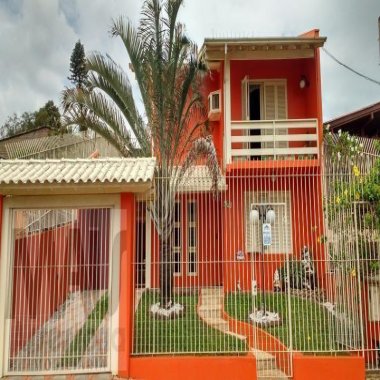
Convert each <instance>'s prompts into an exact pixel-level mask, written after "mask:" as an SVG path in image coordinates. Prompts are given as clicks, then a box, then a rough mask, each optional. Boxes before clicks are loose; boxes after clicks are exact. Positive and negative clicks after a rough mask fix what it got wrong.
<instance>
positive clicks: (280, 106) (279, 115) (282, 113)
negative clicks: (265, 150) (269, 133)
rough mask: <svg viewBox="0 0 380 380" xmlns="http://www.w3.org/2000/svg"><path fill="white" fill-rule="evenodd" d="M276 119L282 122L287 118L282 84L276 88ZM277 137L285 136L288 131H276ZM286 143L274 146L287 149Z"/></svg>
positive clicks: (282, 142)
mask: <svg viewBox="0 0 380 380" xmlns="http://www.w3.org/2000/svg"><path fill="white" fill-rule="evenodd" d="M276 106H277V109H276V119H277V120H284V119H287V118H288V115H287V109H286V87H285V85H284V84H278V85H277V86H276ZM276 134H277V135H287V134H288V130H287V129H284V128H281V129H277V130H276ZM287 147H288V142H287V141H279V142H277V144H276V148H287Z"/></svg>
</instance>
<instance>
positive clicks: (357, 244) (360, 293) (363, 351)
mask: <svg viewBox="0 0 380 380" xmlns="http://www.w3.org/2000/svg"><path fill="white" fill-rule="evenodd" d="M356 206H357V204H356V203H355V202H354V227H355V237H356V239H355V250H356V266H357V273H358V277H357V279H358V288H359V314H360V315H359V321H360V339H361V347H362V355H363V358H364V356H365V346H364V330H363V299H362V283H361V281H362V279H361V270H360V258H359V238H358V237H359V233H358V220H357V212H356Z"/></svg>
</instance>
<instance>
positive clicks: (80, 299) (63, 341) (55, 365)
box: [10, 290, 108, 372]
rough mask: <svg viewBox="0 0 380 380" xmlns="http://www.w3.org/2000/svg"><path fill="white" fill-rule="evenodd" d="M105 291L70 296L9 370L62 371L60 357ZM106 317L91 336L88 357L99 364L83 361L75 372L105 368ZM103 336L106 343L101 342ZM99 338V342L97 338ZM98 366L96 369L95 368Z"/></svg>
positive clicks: (30, 341) (76, 293)
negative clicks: (93, 357)
mask: <svg viewBox="0 0 380 380" xmlns="http://www.w3.org/2000/svg"><path fill="white" fill-rule="evenodd" d="M103 294H104V290H91V291H75V292H72V293H70V294H69V296H68V298H67V299H66V301H65V302H64V303H63V304H62V305H61V307H60V308H59V309H58V310H57V311H56V312H55V313H54V314H53V315H52V316H51V318H50V319H49V320H48V321H47V322H46V323H44V325H43V326H42V327H41V328H40V329H39V330H38V331H37V332H36V333H35V334H34V335H33V337H32V338H31V339H30V340H29V342H28V343H27V344H26V345H25V346H24V347H23V348H22V349H21V350H20V351H19V352H18V353H17V356H15V357H14V358H11V360H10V370H14V371H26V370H27V371H29V372H32V371H46V370H55V369H59V368H62V357H63V356H64V355H65V353H66V350H67V348H68V347H69V344H70V342H71V341H72V340H73V339H74V337H75V336H76V334H77V332H78V331H79V329H80V328H81V327H82V326H83V324H84V322H85V321H86V319H87V317H88V315H89V314H90V313H91V311H92V310H93V309H94V307H95V305H96V303H97V302H98V300H99V299H100V297H101V296H102V295H103ZM107 321H108V313H107V317H106V318H105V319H104V321H103V322H102V324H101V326H100V327H99V329H98V331H97V332H96V334H95V335H94V338H93V340H92V341H91V343H90V345H89V347H88V348H87V350H86V353H87V354H90V353H91V354H93V353H95V354H96V355H98V358H99V360H98V362H97V363H95V362H94V360H93V359H91V360H89V358H88V357H87V358H86V353H85V355H84V359H82V360H80V361H79V362H78V364H77V368H89V366H90V367H92V366H93V365H97V368H102V367H106V366H107V352H108V323H107ZM103 336H106V337H107V338H106V339H103ZM99 337H101V338H99ZM98 365H99V367H98Z"/></svg>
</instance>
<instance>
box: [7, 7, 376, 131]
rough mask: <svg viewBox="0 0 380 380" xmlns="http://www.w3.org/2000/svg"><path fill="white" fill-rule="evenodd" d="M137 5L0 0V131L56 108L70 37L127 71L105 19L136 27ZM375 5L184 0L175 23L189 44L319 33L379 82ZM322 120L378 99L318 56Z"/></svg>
mask: <svg viewBox="0 0 380 380" xmlns="http://www.w3.org/2000/svg"><path fill="white" fill-rule="evenodd" d="M141 5H142V0H0V125H2V124H3V123H4V121H5V120H6V118H7V117H8V116H9V115H11V114H13V113H15V112H16V113H18V114H20V113H22V112H24V111H35V110H37V109H38V108H40V107H42V106H43V105H44V104H45V103H46V102H47V101H48V100H50V99H52V100H54V102H55V103H57V104H59V102H60V93H61V91H62V90H63V89H64V87H65V86H67V85H68V84H69V82H68V80H67V77H68V76H69V74H70V73H69V66H70V55H71V52H72V49H73V47H74V45H75V43H76V41H77V40H78V39H80V40H81V42H82V43H83V44H84V46H85V50H86V52H88V51H95V50H96V51H100V52H102V53H105V54H109V55H110V56H111V57H112V58H113V59H114V60H115V61H117V62H118V63H120V64H121V65H122V66H123V67H125V70H126V71H127V72H128V73H129V74H131V72H130V71H129V69H128V62H129V61H128V56H127V55H126V52H125V49H124V47H123V46H122V44H121V42H120V40H118V39H117V38H112V37H111V36H110V34H109V30H110V26H111V22H112V19H113V18H116V17H118V16H120V15H124V16H126V17H128V18H129V19H130V20H132V21H133V22H134V23H135V24H136V25H137V22H138V19H139V12H140V9H141ZM379 16H380V0H265V1H263V0H185V3H184V7H183V8H182V10H181V13H180V15H179V18H180V20H181V21H182V22H184V23H185V24H186V30H187V33H188V35H189V36H190V38H191V39H192V40H194V41H196V42H197V43H198V45H199V46H200V45H202V42H203V39H204V38H205V37H264V36H296V35H299V34H301V33H303V32H305V31H307V30H311V29H314V28H318V29H320V33H321V35H322V36H326V37H327V43H326V45H325V47H326V48H327V50H328V51H329V52H330V53H332V54H333V55H334V56H336V57H337V58H338V59H339V60H341V61H342V62H344V63H345V64H347V65H349V66H350V67H352V68H354V69H355V70H357V71H359V72H362V73H363V74H365V75H367V76H369V77H372V78H374V79H376V80H378V81H380V56H379V41H378V38H379V34H378V17H379ZM321 69H322V99H323V112H324V120H325V121H326V120H330V119H332V118H335V117H337V116H340V115H343V114H345V113H347V112H351V111H354V110H356V109H358V108H361V107H365V106H367V105H370V104H372V103H375V102H378V101H380V86H379V85H376V84H374V83H371V82H369V81H366V80H365V79H363V78H360V77H359V76H357V75H355V74H353V73H351V72H349V71H347V70H346V69H345V68H343V67H342V66H340V65H338V64H337V63H336V62H334V61H333V60H331V58H329V57H328V56H327V55H326V54H325V53H324V52H321Z"/></svg>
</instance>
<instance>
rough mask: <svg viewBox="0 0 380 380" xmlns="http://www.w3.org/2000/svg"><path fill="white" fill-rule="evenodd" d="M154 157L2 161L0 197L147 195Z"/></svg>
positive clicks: (153, 166)
mask: <svg viewBox="0 0 380 380" xmlns="http://www.w3.org/2000/svg"><path fill="white" fill-rule="evenodd" d="M155 164H156V160H155V159H154V158H107V159H61V160H1V161H0V194H16V195H17V194H29V195H38V194H70V193H71V192H75V193H76V194H80V193H81V194H87V193H118V192H143V191H146V190H148V189H149V188H150V187H151V185H152V180H153V176H154V168H155Z"/></svg>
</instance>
